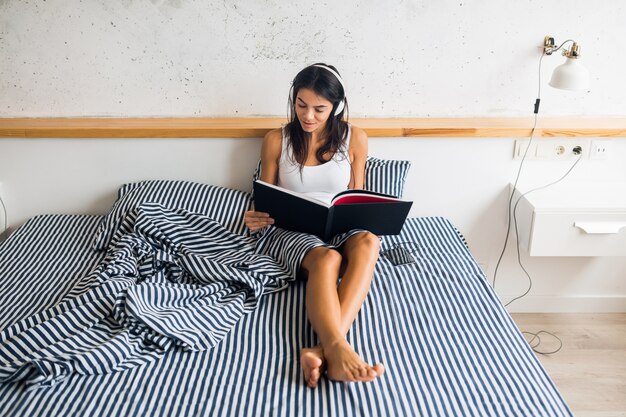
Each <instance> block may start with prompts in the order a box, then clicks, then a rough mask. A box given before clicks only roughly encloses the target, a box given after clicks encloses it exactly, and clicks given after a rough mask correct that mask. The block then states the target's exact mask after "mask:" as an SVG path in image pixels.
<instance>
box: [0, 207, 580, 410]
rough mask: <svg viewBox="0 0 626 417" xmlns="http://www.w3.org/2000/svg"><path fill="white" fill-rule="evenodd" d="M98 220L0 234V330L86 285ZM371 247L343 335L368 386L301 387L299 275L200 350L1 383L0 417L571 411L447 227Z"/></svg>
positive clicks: (47, 221) (410, 229)
mask: <svg viewBox="0 0 626 417" xmlns="http://www.w3.org/2000/svg"><path fill="white" fill-rule="evenodd" d="M99 221H100V217H98V216H72V215H61V216H59V215H49V216H39V217H36V218H33V219H31V220H30V221H29V222H27V223H26V224H25V225H24V226H22V227H21V228H20V229H18V230H17V231H16V232H15V233H14V234H13V235H12V236H11V237H10V238H9V239H8V240H7V241H6V242H4V243H3V244H2V245H0V309H1V310H2V311H1V313H2V314H0V330H2V329H5V328H6V327H7V326H9V325H10V324H12V323H14V322H16V321H18V320H20V319H23V318H25V317H29V316H31V315H33V314H35V313H37V312H39V311H41V310H43V309H46V308H49V307H51V306H53V305H55V304H57V303H59V302H60V301H61V300H62V299H63V298H64V297H66V296H68V295H71V294H80V293H82V292H84V290H85V288H86V287H87V286H89V284H90V282H87V280H86V279H85V277H86V276H88V272H89V271H91V270H92V269H93V268H94V267H95V266H96V265H97V264H98V263H99V262H100V261H101V260H102V259H103V256H104V254H103V253H102V252H96V251H93V250H92V249H91V248H90V243H91V240H92V239H91V238H92V235H93V233H95V231H96V230H97V227H98V225H99ZM397 246H404V247H406V248H407V249H410V251H411V252H412V257H413V258H414V259H415V262H414V263H410V264H405V265H399V266H394V265H393V264H392V263H391V262H390V260H389V259H387V258H386V257H385V256H381V258H380V259H379V262H378V263H377V266H376V272H375V277H374V280H373V282H372V287H371V291H370V294H369V295H368V297H367V299H366V301H365V304H364V305H363V308H362V309H361V311H360V312H359V315H358V317H357V319H356V321H355V323H354V325H353V327H352V329H351V330H350V332H349V333H348V336H347V337H348V339H349V341H350V343H352V345H353V346H354V347H355V349H356V351H357V352H359V353H360V354H361V355H362V356H363V357H364V359H365V360H367V361H369V362H382V363H383V364H384V365H385V367H386V373H385V375H383V376H382V377H381V378H379V379H377V380H375V381H374V382H371V383H365V384H358V383H357V384H345V383H337V382H331V381H328V380H326V379H325V378H323V379H322V380H321V381H320V384H319V385H318V387H317V388H316V389H310V388H308V387H307V386H306V384H305V383H304V381H303V378H302V371H301V369H300V365H299V363H298V358H299V351H300V349H301V348H302V347H306V346H310V345H312V344H314V343H316V339H315V335H314V333H313V331H312V329H311V327H310V325H309V324H308V322H307V320H306V312H305V306H304V300H305V297H304V295H305V294H304V291H305V284H304V283H302V282H294V283H292V284H291V285H290V286H289V287H288V288H287V289H286V290H283V291H279V292H276V293H272V294H268V295H265V296H264V297H263V298H262V299H261V302H260V304H259V307H258V308H257V309H256V310H255V311H253V312H251V313H250V314H248V315H246V316H244V317H243V318H242V319H241V320H240V321H239V322H238V323H237V325H236V326H235V328H234V329H233V330H232V331H231V332H230V333H229V334H228V335H227V336H226V337H225V338H224V339H223V340H222V342H221V343H220V344H219V345H217V346H216V347H215V348H213V349H211V350H206V351H202V352H188V351H182V350H172V351H170V352H168V353H167V354H166V355H165V356H163V357H162V358H160V359H159V360H156V361H152V362H149V363H146V364H144V365H142V366H140V367H137V368H134V369H130V370H126V371H123V372H114V373H108V374H104V375H72V376H71V377H69V378H67V379H65V380H63V381H62V382H60V383H57V384H55V385H53V386H51V387H45V388H37V389H25V387H24V386H23V385H22V384H20V383H2V384H0V416H4V415H7V416H9V415H10V416H49V415H55V416H57V415H58V416H64V415H76V416H86V415H89V416H110V415H123V416H127V415H149V416H161V415H162V416H169V415H182V416H205V415H206V416H212V415H216V416H217V415H219V416H222V415H224V416H231V415H232V416H249V415H271V416H293V415H298V416H326V415H340V416H396V415H398V416H404V415H406V416H570V415H571V412H570V411H569V409H568V407H567V405H566V404H565V402H564V401H563V399H562V397H561V396H560V394H559V393H558V391H557V390H556V388H555V386H554V384H553V383H552V381H551V380H550V378H549V377H548V376H547V374H546V372H545V371H544V369H543V368H542V366H541V365H540V363H539V361H538V360H537V359H536V357H535V356H534V353H533V352H532V350H531V349H530V347H529V346H528V344H527V343H526V342H525V340H524V338H523V337H522V335H521V334H520V332H519V331H518V330H517V328H516V326H515V324H514V322H513V321H512V319H511V317H510V316H509V315H508V313H507V312H506V310H505V309H504V308H503V306H502V304H501V303H500V302H499V300H498V299H497V296H496V294H495V293H494V291H493V290H492V289H491V287H490V286H489V284H488V282H487V280H486V278H485V276H484V274H483V273H482V271H481V270H480V268H479V267H478V265H477V263H476V262H475V261H474V259H473V258H472V256H471V254H470V252H469V251H468V249H467V247H466V246H465V244H464V242H463V240H462V238H461V237H460V236H459V234H458V233H457V231H456V229H455V228H454V227H453V225H452V224H451V223H450V222H449V221H448V220H446V219H444V218H439V217H433V218H415V219H408V220H407V222H406V224H405V227H404V229H403V231H402V234H401V235H399V236H390V237H385V238H383V240H382V246H381V251H383V252H384V251H386V250H388V249H392V248H394V247H397Z"/></svg>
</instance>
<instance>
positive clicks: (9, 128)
mask: <svg viewBox="0 0 626 417" xmlns="http://www.w3.org/2000/svg"><path fill="white" fill-rule="evenodd" d="M285 121H286V120H285V119H283V118H256V117H238V118H91V117H85V118H4V119H3V118H0V138H260V137H263V136H264V135H265V133H266V132H267V131H269V130H271V129H274V128H277V127H279V126H280V125H281V124H282V123H285ZM350 122H351V123H353V124H354V125H355V126H359V127H361V128H363V129H364V130H365V131H366V132H367V134H368V135H369V136H370V137H443V138H452V137H455V138H458V137H468V138H472V137H482V138H484V137H487V138H490V137H502V138H511V137H528V136H529V135H530V131H531V128H532V125H533V118H532V117H527V118H513V117H500V118H484V117H482V118H481V117H477V118H398V119H393V118H352V119H350ZM535 136H543V137H581V136H582V137H585V136H586V137H626V116H624V117H546V118H541V117H540V118H539V120H538V123H537V129H536V131H535Z"/></svg>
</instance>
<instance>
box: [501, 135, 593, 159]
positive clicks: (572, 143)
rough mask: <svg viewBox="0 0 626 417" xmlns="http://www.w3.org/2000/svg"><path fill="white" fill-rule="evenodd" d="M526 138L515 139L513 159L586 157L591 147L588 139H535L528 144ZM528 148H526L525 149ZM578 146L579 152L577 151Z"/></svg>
mask: <svg viewBox="0 0 626 417" xmlns="http://www.w3.org/2000/svg"><path fill="white" fill-rule="evenodd" d="M528 142H529V140H528V139H521V140H516V141H515V152H514V155H513V157H514V159H521V158H523V157H524V155H526V159H536V160H544V161H547V160H552V161H563V160H569V159H575V158H578V157H582V158H588V157H589V150H590V147H591V144H590V141H589V140H588V139H535V140H533V141H532V142H531V143H530V147H529V146H528ZM527 148H528V150H527ZM578 148H580V152H578V153H577V151H578Z"/></svg>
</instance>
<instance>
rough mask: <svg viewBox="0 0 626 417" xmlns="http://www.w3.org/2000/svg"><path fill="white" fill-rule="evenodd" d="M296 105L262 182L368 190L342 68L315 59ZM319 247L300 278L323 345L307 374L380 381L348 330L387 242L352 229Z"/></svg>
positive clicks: (255, 223) (298, 80)
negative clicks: (345, 117)
mask: <svg viewBox="0 0 626 417" xmlns="http://www.w3.org/2000/svg"><path fill="white" fill-rule="evenodd" d="M289 105H290V113H291V114H290V122H289V123H288V124H287V125H286V126H285V127H284V128H283V129H276V130H272V131H271V132H269V133H268V134H267V135H265V138H264V139H263V145H262V148H261V179H262V180H263V181H265V182H268V183H271V184H277V185H279V186H281V187H284V188H287V189H291V190H294V191H298V192H303V193H308V194H310V195H311V196H314V197H317V198H320V199H326V200H330V198H331V197H332V196H333V195H335V194H336V193H338V192H340V191H342V190H345V189H346V188H363V182H364V176H365V160H366V158H367V135H366V134H365V132H364V131H363V130H361V129H359V128H357V127H354V126H350V125H349V124H348V123H347V122H345V121H343V120H342V118H343V115H344V112H345V105H346V98H345V90H344V86H343V81H342V79H341V76H340V75H339V73H338V72H337V70H336V69H335V68H334V67H332V66H330V65H325V64H315V65H311V66H309V67H306V68H305V69H303V70H302V71H300V72H299V73H298V75H296V77H295V79H294V80H293V85H292V90H291V93H290V98H289ZM245 221H246V225H247V226H248V228H249V229H250V230H251V231H257V230H259V229H261V228H264V227H265V226H268V225H271V224H273V223H274V220H273V219H272V218H271V217H270V215H269V214H268V213H262V212H255V211H248V212H246V215H245ZM313 246H314V247H313V248H310V247H309V248H306V252H304V250H303V253H302V262H301V264H300V275H302V276H303V277H304V278H306V279H307V287H306V311H307V316H308V319H309V321H310V323H311V325H312V327H313V329H314V330H315V332H316V334H317V336H318V338H319V340H320V344H319V345H318V346H314V347H309V348H305V349H302V351H301V353H300V360H301V365H302V369H303V371H304V378H305V380H306V382H307V384H308V385H309V386H310V387H315V386H316V385H317V382H318V381H319V378H320V376H321V375H322V373H323V372H324V369H325V370H326V374H327V376H328V378H330V379H331V380H336V381H372V380H373V379H375V378H377V377H379V376H380V375H382V374H383V372H384V367H383V365H382V364H376V365H370V364H367V363H366V362H365V361H363V359H362V358H361V357H360V356H359V355H358V354H357V353H356V352H355V351H354V349H353V348H352V346H351V345H350V344H349V343H348V342H347V340H346V334H347V333H348V330H349V329H350V327H351V325H352V322H353V321H354V319H355V317H356V315H357V313H358V312H359V310H360V308H361V305H362V304H363V301H364V300H365V297H366V295H367V293H368V291H369V287H370V283H371V280H372V276H373V274H374V265H375V263H376V261H377V259H378V251H379V240H378V238H377V237H376V236H375V235H373V234H372V233H370V232H366V231H352V232H348V233H346V234H343V235H340V236H336V237H335V238H333V239H332V240H331V243H325V242H322V241H321V240H320V241H319V242H318V243H317V244H315V245H313ZM340 276H342V279H341V282H340V283H339V285H337V280H338V278H339V277H340Z"/></svg>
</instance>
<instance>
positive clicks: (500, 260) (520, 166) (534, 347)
mask: <svg viewBox="0 0 626 417" xmlns="http://www.w3.org/2000/svg"><path fill="white" fill-rule="evenodd" d="M568 42H574V41H573V40H571V39H568V40H566V41H564V42H563V43H561V45H559V46H558V47H557V48H555V49H553V50H552V52H551V53H554V52H557V51H559V50H561V49H562V48H563V46H564V45H565V44H566V43H568ZM544 55H546V54H545V52H544V53H542V54H541V57H540V58H539V66H538V83H537V84H538V86H537V99H536V100H535V106H534V114H535V117H534V122H533V127H532V129H531V131H530V135H529V136H530V137H529V140H528V144H527V145H526V149H525V150H524V155H523V156H522V160H521V161H520V164H519V168H518V170H517V175H516V177H515V182H514V184H513V187H512V189H511V195H510V197H509V202H508V205H507V227H506V236H505V238H504V244H503V245H502V251H501V252H500V257H499V258H498V262H497V263H496V268H495V271H494V274H493V282H492V286H493V289H494V290H495V288H496V277H497V275H498V268H499V267H500V263H501V262H502V258H503V257H504V254H505V252H506V247H507V244H508V241H509V236H510V232H511V207H512V206H513V197H514V196H515V190H516V189H517V184H518V182H519V178H520V175H521V172H522V167H523V166H524V162H525V161H526V156H527V155H528V150H529V149H530V145H531V143H532V141H533V138H534V134H535V130H536V128H537V117H538V114H539V105H540V103H541V63H542V61H543V57H544ZM581 158H582V155H580V156H579V157H578V159H576V161H575V162H574V164H573V165H572V166H571V167H570V168H569V169H568V170H567V172H566V173H565V174H564V175H563V176H561V178H559V179H558V180H556V181H553V182H551V183H550V184H547V185H544V186H541V187H537V188H534V189H532V190H530V191H528V192H526V193H524V194H522V195H521V196H520V197H519V198H518V199H517V201H516V202H515V205H514V206H513V223H514V225H515V240H516V244H517V245H516V246H517V262H518V264H519V265H520V267H521V268H522V270H523V271H524V273H525V274H526V277H527V278H528V283H529V285H528V289H527V290H526V291H525V292H524V293H523V294H522V295H520V296H518V297H516V298H513V299H512V300H510V301H509V302H508V303H506V304H505V307H507V306H509V304H511V303H512V302H514V301H516V300H519V299H520V298H522V297H524V296H526V295H527V294H528V293H529V292H530V290H531V288H532V278H531V277H530V274H529V273H528V271H527V270H526V268H524V265H523V264H522V259H521V253H520V249H519V246H520V245H519V233H518V226H517V216H516V210H517V206H518V204H519V202H520V200H521V199H522V198H523V197H524V196H526V195H527V194H529V193H531V192H534V191H538V190H541V189H543V188H547V187H550V186H552V185H554V184H556V183H558V182H560V181H562V180H563V179H564V178H565V177H567V176H568V175H569V173H570V172H572V170H573V169H574V167H575V166H576V164H578V162H580V160H581ZM522 333H523V334H530V335H533V338H532V339H531V340H530V341H527V342H528V344H529V346H530V347H531V349H532V350H533V351H534V352H535V353H539V354H541V355H550V354H553V353H556V352H558V351H560V350H561V348H562V347H563V342H562V341H561V339H559V338H558V337H557V336H556V335H555V334H553V333H550V332H548V331H545V330H540V331H539V332H537V333H531V332H522ZM541 333H546V334H549V335H551V336H553V337H554V338H555V339H557V340H558V341H559V344H560V345H559V347H558V348H557V349H556V350H554V351H551V352H543V351H539V350H537V349H536V348H537V347H538V346H539V345H540V344H541V338H540V337H539V334H541ZM535 339H537V340H538V342H537V344H535V345H532V343H533V342H534V340H535Z"/></svg>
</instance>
